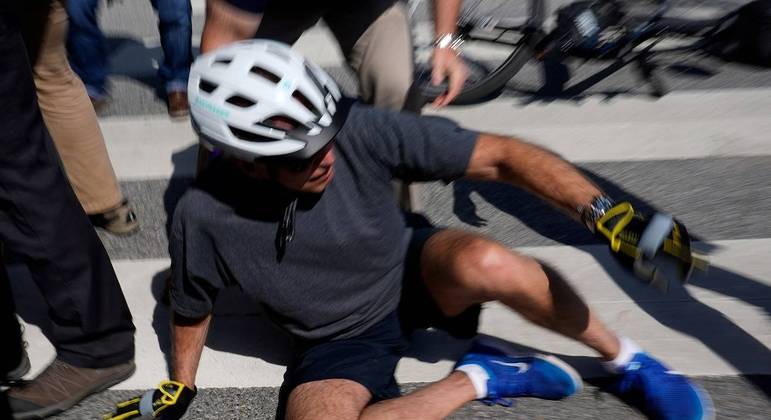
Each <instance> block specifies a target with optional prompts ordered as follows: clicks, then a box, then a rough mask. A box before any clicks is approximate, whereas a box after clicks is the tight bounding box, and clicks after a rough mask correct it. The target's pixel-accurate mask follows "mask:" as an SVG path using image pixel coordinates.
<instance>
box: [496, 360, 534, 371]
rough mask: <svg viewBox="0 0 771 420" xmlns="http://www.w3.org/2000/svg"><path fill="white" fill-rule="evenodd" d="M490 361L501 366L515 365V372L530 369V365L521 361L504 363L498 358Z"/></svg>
mask: <svg viewBox="0 0 771 420" xmlns="http://www.w3.org/2000/svg"><path fill="white" fill-rule="evenodd" d="M490 363H495V364H498V365H502V366H510V367H515V368H517V370H518V372H517V373H525V372H527V371H528V370H530V365H529V364H527V363H523V362H514V363H506V362H501V361H499V360H491V361H490Z"/></svg>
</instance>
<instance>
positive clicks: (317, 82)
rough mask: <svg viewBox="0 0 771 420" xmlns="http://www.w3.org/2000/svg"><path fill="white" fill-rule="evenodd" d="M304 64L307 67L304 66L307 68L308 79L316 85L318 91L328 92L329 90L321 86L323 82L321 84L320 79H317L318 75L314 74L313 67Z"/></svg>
mask: <svg viewBox="0 0 771 420" xmlns="http://www.w3.org/2000/svg"><path fill="white" fill-rule="evenodd" d="M304 64H305V66H304V67H305V73H306V74H307V75H308V78H309V79H311V81H312V82H313V84H314V85H316V88H317V89H318V90H319V91H320V92H326V91H327V89H325V88H324V86H323V85H322V84H321V82H319V79H318V78H316V75H315V74H314V73H313V70H312V69H311V67H310V66H309V65H308V63H307V62H306V63H304Z"/></svg>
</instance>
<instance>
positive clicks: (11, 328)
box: [0, 242, 22, 414]
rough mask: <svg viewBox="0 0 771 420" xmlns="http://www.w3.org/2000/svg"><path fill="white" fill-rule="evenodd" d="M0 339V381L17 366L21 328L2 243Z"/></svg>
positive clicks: (0, 256)
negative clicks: (0, 350)
mask: <svg viewBox="0 0 771 420" xmlns="http://www.w3.org/2000/svg"><path fill="white" fill-rule="evenodd" d="M0 339H2V340H3V343H4V344H3V354H4V356H3V358H2V359H0V380H2V379H3V378H5V377H6V374H8V372H11V371H12V370H13V369H15V368H16V367H17V366H18V364H19V361H20V360H21V357H22V342H21V327H20V326H19V321H18V320H17V319H16V307H15V305H14V303H13V296H12V295H11V285H10V283H9V282H8V273H6V271H5V260H4V258H3V244H2V242H0ZM0 414H2V410H0Z"/></svg>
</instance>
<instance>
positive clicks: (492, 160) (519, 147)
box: [466, 134, 602, 221]
mask: <svg viewBox="0 0 771 420" xmlns="http://www.w3.org/2000/svg"><path fill="white" fill-rule="evenodd" d="M466 176H467V177H469V178H473V179H478V180H485V181H498V182H505V183H509V184H512V185H515V186H517V187H520V188H524V189H525V190H527V191H529V192H531V193H533V194H535V195H537V196H539V197H541V198H543V199H544V200H546V201H547V202H549V203H550V204H551V205H553V206H554V207H556V208H558V209H560V210H562V211H564V212H565V213H567V214H568V215H570V216H571V217H573V218H574V219H576V220H579V221H580V220H581V215H580V214H579V213H578V210H577V208H578V207H579V206H586V205H588V204H589V203H591V201H592V199H593V198H595V197H597V196H599V195H601V194H602V190H600V188H599V187H597V185H595V184H594V183H593V182H592V181H590V180H589V179H588V178H586V176H584V175H583V174H582V173H581V172H580V171H579V170H578V169H577V168H576V167H575V166H573V165H571V164H570V163H568V162H566V161H565V160H564V159H562V158H560V157H559V156H557V155H556V154H554V153H552V152H550V151H548V150H546V149H544V148H542V147H539V146H536V145H533V144H530V143H526V142H524V141H522V140H519V139H516V138H510V137H501V136H496V135H492V134H480V136H479V138H478V139H477V144H476V146H475V147H474V151H473V153H472V155H471V160H470V162H469V165H468V168H467V170H466Z"/></svg>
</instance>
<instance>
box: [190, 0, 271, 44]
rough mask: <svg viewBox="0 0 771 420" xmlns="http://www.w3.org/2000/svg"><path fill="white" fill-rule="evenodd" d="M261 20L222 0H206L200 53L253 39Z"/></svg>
mask: <svg viewBox="0 0 771 420" xmlns="http://www.w3.org/2000/svg"><path fill="white" fill-rule="evenodd" d="M261 19H262V15H258V14H254V13H249V12H246V11H243V10H241V9H238V8H236V7H235V6H231V5H230V4H228V3H226V2H225V1H223V0H207V1H206V20H205V22H204V25H203V32H202V33H201V53H207V52H209V51H211V50H215V49H217V48H219V47H221V46H223V45H227V44H230V43H232V42H236V41H241V40H244V39H249V38H251V37H253V36H254V34H255V33H256V32H257V28H258V27H259V26H260V20H261Z"/></svg>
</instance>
